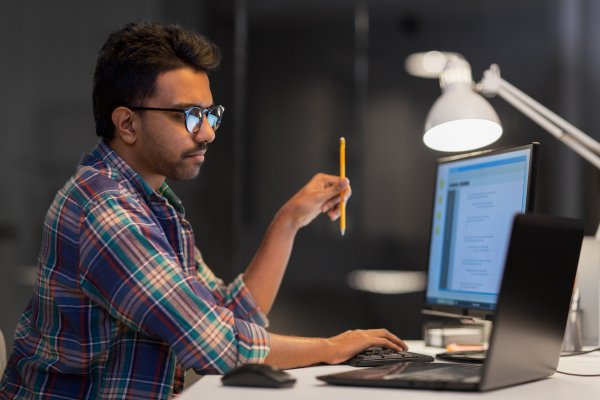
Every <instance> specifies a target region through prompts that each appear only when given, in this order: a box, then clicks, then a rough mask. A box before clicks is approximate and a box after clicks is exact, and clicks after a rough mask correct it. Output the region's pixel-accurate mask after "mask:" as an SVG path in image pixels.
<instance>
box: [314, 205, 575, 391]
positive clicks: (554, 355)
mask: <svg viewBox="0 0 600 400" xmlns="http://www.w3.org/2000/svg"><path fill="white" fill-rule="evenodd" d="M582 240H583V224H582V222H581V221H580V220H575V219H569V218H561V217H550V216H543V215H535V214H517V215H516V216H515V218H514V221H513V224H512V230H511V235H510V241H509V246H508V252H507V255H506V259H505V267H504V274H503V276H502V283H501V287H500V292H499V297H498V303H497V308H496V312H495V316H494V322H493V327H492V333H491V337H490V344H489V348H488V351H487V356H486V359H485V361H484V362H483V364H481V365H477V364H457V363H444V362H434V363H410V362H409V363H398V364H394V365H386V366H382V367H374V368H365V369H360V370H352V371H347V372H341V373H336V374H330V375H323V376H318V377H317V379H320V380H322V381H325V382H327V383H330V384H335V385H350V386H380V387H395V388H416V389H442V390H462V391H487V390H492V389H498V388H502V387H507V386H512V385H518V384H521V383H526V382H531V381H535V380H539V379H543V378H546V377H548V376H550V375H552V374H553V373H554V372H555V371H556V367H557V365H558V361H559V358H560V351H561V346H562V340H563V335H564V331H565V326H566V321H567V315H568V310H569V305H570V300H571V293H572V290H573V286H574V283H575V275H576V271H577V263H578V260H579V251H580V249H581V242H582Z"/></svg>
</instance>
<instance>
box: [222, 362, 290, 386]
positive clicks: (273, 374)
mask: <svg viewBox="0 0 600 400" xmlns="http://www.w3.org/2000/svg"><path fill="white" fill-rule="evenodd" d="M221 382H223V385H226V386H251V387H265V388H284V387H290V386H294V384H295V383H296V378H294V377H292V376H291V375H290V374H288V373H287V372H285V371H283V370H281V369H279V368H275V367H272V366H270V365H266V364H244V365H242V366H239V367H237V368H234V369H232V370H231V371H229V372H227V373H226V374H225V375H223V377H222V378H221Z"/></svg>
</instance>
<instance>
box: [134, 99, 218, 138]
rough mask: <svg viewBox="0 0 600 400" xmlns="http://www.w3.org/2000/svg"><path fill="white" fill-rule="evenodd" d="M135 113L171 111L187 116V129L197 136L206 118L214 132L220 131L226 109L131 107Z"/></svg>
mask: <svg viewBox="0 0 600 400" xmlns="http://www.w3.org/2000/svg"><path fill="white" fill-rule="evenodd" d="M129 108H130V109H131V110H134V111H170V112H178V113H182V114H185V129H187V131H188V132H189V133H190V134H192V135H193V134H195V133H197V132H198V131H199V130H200V127H201V126H202V121H203V120H204V118H205V117H206V120H207V121H208V124H209V125H210V127H211V128H212V129H213V130H215V131H216V130H217V129H219V125H221V119H222V118H223V112H225V107H223V106H212V107H209V108H202V107H198V106H191V107H188V108H160V107H129Z"/></svg>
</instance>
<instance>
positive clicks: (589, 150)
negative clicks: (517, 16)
mask: <svg viewBox="0 0 600 400" xmlns="http://www.w3.org/2000/svg"><path fill="white" fill-rule="evenodd" d="M476 90H478V91H480V92H482V93H483V94H485V95H498V96H500V97H502V98H503V99H504V100H505V101H506V102H507V103H509V104H510V105H512V106H513V107H515V108H516V109H517V110H519V111H521V112H522V113H523V114H525V115H526V116H527V117H528V118H530V119H531V120H532V121H534V122H535V123H537V124H538V125H539V126H541V127H542V128H543V129H545V130H546V131H547V132H548V133H550V134H552V135H553V136H554V137H556V138H557V139H558V140H560V141H561V142H563V143H564V144H565V145H567V146H569V147H570V148H571V149H572V150H573V151H575V152H576V153H577V154H579V155H580V156H581V157H583V158H584V159H586V160H587V161H588V162H590V163H591V164H592V165H594V166H595V167H596V168H598V169H600V156H599V155H600V143H598V142H597V141H596V140H594V139H593V138H591V137H590V136H589V135H587V134H586V133H584V132H582V131H581V130H579V129H578V128H576V127H575V126H573V125H572V124H570V123H569V122H567V121H565V120H564V119H563V118H561V117H559V116H558V115H556V114H555V113H554V112H552V111H550V110H549V109H547V108H546V107H544V106H543V105H541V104H540V103H538V102H537V101H535V100H534V99H532V98H531V97H529V96H528V95H526V94H525V93H523V92H522V91H521V90H519V89H517V88H516V87H515V86H513V85H511V84H510V83H508V82H507V81H505V80H504V79H502V77H501V76H500V70H499V69H498V67H497V66H496V65H492V66H491V67H490V68H489V69H488V70H487V71H485V73H484V78H483V79H482V80H481V82H480V83H478V84H477V85H476Z"/></svg>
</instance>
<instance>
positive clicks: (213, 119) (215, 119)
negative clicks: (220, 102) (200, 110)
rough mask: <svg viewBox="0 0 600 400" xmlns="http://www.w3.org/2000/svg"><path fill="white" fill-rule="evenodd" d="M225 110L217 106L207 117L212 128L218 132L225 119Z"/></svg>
mask: <svg viewBox="0 0 600 400" xmlns="http://www.w3.org/2000/svg"><path fill="white" fill-rule="evenodd" d="M223 110H224V108H223V107H221V106H215V107H213V108H211V110H210V111H209V113H208V114H207V115H206V119H207V120H208V123H209V124H210V126H211V127H212V128H213V129H214V130H215V131H216V130H217V129H218V128H219V125H221V118H223Z"/></svg>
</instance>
